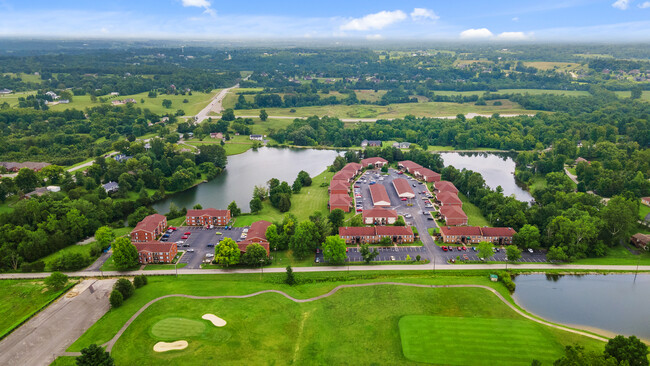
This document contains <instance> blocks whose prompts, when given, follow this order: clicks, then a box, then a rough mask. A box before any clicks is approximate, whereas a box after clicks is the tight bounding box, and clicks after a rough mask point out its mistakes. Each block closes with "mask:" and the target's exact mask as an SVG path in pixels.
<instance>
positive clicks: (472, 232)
mask: <svg viewBox="0 0 650 366" xmlns="http://www.w3.org/2000/svg"><path fill="white" fill-rule="evenodd" d="M440 233H441V234H442V235H460V236H482V233H481V228H480V227H478V226H442V227H440Z"/></svg>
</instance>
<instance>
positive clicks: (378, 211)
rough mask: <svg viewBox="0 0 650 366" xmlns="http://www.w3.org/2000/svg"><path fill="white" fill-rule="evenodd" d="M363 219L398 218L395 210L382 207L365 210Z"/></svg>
mask: <svg viewBox="0 0 650 366" xmlns="http://www.w3.org/2000/svg"><path fill="white" fill-rule="evenodd" d="M361 215H362V216H363V218H364V219H365V218H366V217H395V218H397V211H395V210H388V209H385V208H382V207H375V208H371V209H369V210H363V212H362V214H361Z"/></svg>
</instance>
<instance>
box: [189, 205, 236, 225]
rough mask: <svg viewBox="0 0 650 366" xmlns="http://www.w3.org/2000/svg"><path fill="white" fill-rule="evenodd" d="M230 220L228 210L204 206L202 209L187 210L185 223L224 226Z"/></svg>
mask: <svg viewBox="0 0 650 366" xmlns="http://www.w3.org/2000/svg"><path fill="white" fill-rule="evenodd" d="M229 222H230V210H217V209H216V208H206V209H203V210H187V215H186V216H185V224H186V225H189V226H208V225H213V226H226V225H228V223H229Z"/></svg>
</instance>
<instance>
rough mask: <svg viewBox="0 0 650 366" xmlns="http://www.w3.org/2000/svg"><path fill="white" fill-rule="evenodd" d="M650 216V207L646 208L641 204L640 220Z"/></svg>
mask: <svg viewBox="0 0 650 366" xmlns="http://www.w3.org/2000/svg"><path fill="white" fill-rule="evenodd" d="M648 214H650V206H646V205H644V204H643V203H639V220H641V221H643V220H645V217H646V216H648Z"/></svg>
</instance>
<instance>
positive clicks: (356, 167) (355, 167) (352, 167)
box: [341, 163, 363, 175]
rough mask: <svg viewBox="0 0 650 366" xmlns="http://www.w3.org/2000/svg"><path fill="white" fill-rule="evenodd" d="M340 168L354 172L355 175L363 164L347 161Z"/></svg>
mask: <svg viewBox="0 0 650 366" xmlns="http://www.w3.org/2000/svg"><path fill="white" fill-rule="evenodd" d="M341 170H349V171H351V172H354V175H357V174H359V172H360V171H362V170H363V165H361V164H359V163H347V164H345V166H344V167H343V169H341Z"/></svg>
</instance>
